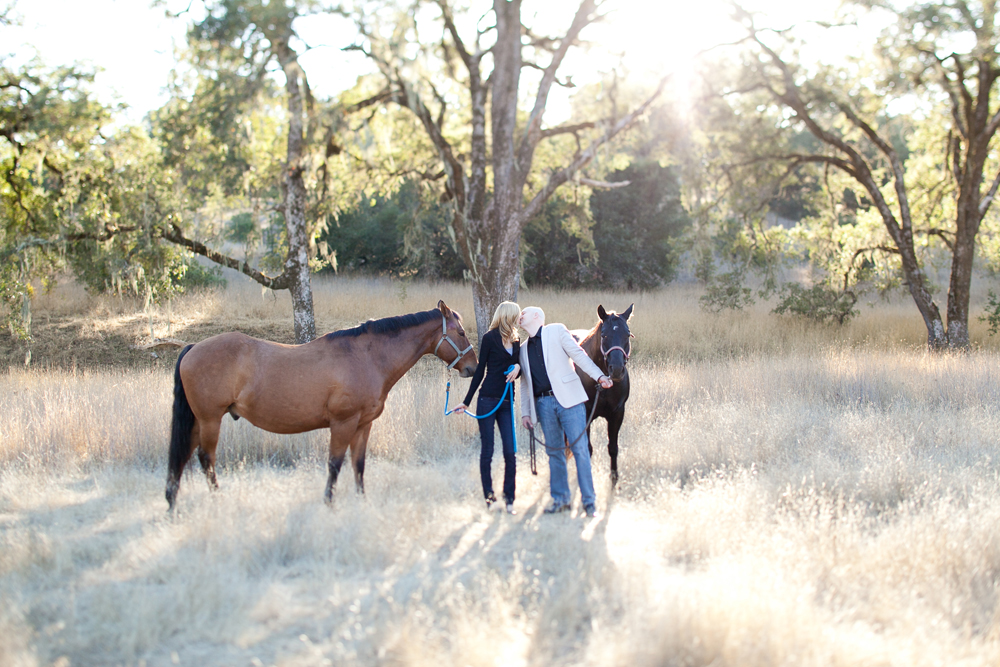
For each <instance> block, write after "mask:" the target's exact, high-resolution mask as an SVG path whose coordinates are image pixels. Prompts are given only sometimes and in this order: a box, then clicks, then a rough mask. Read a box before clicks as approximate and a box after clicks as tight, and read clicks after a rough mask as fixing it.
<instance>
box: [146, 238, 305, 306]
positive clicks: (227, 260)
mask: <svg viewBox="0 0 1000 667" xmlns="http://www.w3.org/2000/svg"><path fill="white" fill-rule="evenodd" d="M161 235H162V236H163V238H165V239H166V240H168V241H170V242H171V243H176V244H177V245H179V246H183V247H185V248H187V249H188V250H190V251H191V252H194V253H196V254H198V255H201V256H203V257H207V258H208V259H210V260H212V261H213V262H215V263H216V264H221V265H222V266H226V267H229V268H230V269H234V270H236V271H239V272H240V273H242V274H244V275H246V276H249V277H250V278H252V279H253V280H254V281H256V282H258V283H260V284H261V285H263V286H264V287H267V288H270V289H275V290H278V289H288V288H289V287H290V286H291V283H292V281H291V278H292V276H291V275H289V274H288V273H287V272H286V273H282V274H281V275H279V276H275V277H273V278H272V277H271V276H268V275H265V274H263V273H261V272H260V271H258V270H257V269H255V268H253V267H252V266H250V265H249V264H247V263H246V262H245V261H244V262H241V261H239V260H238V259H234V258H232V257H229V256H228V255H223V254H222V253H221V252H218V251H216V250H212V249H211V248H209V247H208V246H206V245H205V244H204V243H201V242H200V241H195V240H194V239H189V238H188V237H186V236H185V235H184V232H183V231H181V228H180V227H178V226H177V225H176V224H175V223H172V222H171V223H169V224H168V225H167V226H166V227H165V228H164V229H163V230H161Z"/></svg>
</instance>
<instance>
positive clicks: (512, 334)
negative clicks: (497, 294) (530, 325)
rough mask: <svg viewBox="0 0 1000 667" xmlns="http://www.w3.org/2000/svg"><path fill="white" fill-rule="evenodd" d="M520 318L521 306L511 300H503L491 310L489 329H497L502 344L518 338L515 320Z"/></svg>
mask: <svg viewBox="0 0 1000 667" xmlns="http://www.w3.org/2000/svg"><path fill="white" fill-rule="evenodd" d="M520 318H521V307H520V306H519V305H517V304H516V303H514V302H513V301H504V302H503V303H501V304H500V305H499V306H497V309H496V310H495V311H494V312H493V321H492V322H490V329H499V330H500V338H502V339H503V342H504V344H506V343H513V342H514V341H516V340H518V334H517V321H518V320H519V319H520Z"/></svg>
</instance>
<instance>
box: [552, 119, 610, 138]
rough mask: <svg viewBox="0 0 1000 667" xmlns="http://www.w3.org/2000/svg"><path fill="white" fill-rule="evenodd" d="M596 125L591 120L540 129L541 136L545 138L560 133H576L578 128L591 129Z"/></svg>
mask: <svg viewBox="0 0 1000 667" xmlns="http://www.w3.org/2000/svg"><path fill="white" fill-rule="evenodd" d="M595 127H597V123H595V122H593V121H587V122H585V123H577V124H576V125H558V126H556V127H551V128H549V129H547V130H542V132H541V138H542V139H546V138H548V137H555V136H557V135H560V134H576V133H577V132H579V131H580V130H592V129H594V128H595Z"/></svg>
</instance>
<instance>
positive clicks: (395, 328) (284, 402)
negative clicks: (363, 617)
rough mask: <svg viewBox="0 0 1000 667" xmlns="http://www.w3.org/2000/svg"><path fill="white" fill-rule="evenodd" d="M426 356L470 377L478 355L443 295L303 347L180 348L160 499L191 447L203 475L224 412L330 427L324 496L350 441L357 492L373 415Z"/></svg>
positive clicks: (264, 424) (267, 426)
mask: <svg viewBox="0 0 1000 667" xmlns="http://www.w3.org/2000/svg"><path fill="white" fill-rule="evenodd" d="M425 354H434V355H435V356H437V357H438V358H439V359H441V360H442V361H444V362H445V363H446V364H448V368H449V369H451V368H457V369H458V371H459V373H461V375H462V377H469V376H471V375H472V374H473V373H474V372H475V370H476V365H477V363H478V360H477V359H476V353H475V352H474V351H473V349H472V344H471V343H469V339H468V338H467V337H466V335H465V327H463V326H462V317H461V315H459V314H458V312H456V311H454V310H451V309H450V308H448V306H447V305H445V303H444V301H439V302H438V307H437V308H436V309H434V310H428V311H424V312H420V313H413V314H410V315H401V316H399V317H387V318H385V319H381V320H369V321H368V322H365V323H364V324H361V325H360V326H357V327H354V328H353V329H345V330H343V331H335V332H333V333H329V334H327V335H325V336H323V337H322V338H317V339H316V340H314V341H312V342H310V343H306V344H304V345H282V344H280V343H270V342H268V341H263V340H257V339H256V338H251V337H250V336H246V335H244V334H241V333H235V332H234V333H224V334H220V335H218V336H213V337H212V338H208V339H206V340H203V341H201V342H200V343H197V344H196V345H189V346H188V347H186V348H184V349H183V350H182V351H181V354H180V356H179V357H178V358H177V367H176V370H175V371H174V411H173V423H172V426H171V433H170V461H169V466H168V468H169V470H168V473H167V503H168V504H169V506H170V509H171V510H172V509H173V508H174V502H175V501H176V500H177V490H178V487H179V486H180V481H181V474H182V473H183V472H184V467H185V466H186V465H187V462H188V460H189V459H190V458H191V454H193V453H194V450H195V449H197V450H198V460H199V461H200V462H201V467H202V469H203V470H204V471H205V476H206V477H207V478H208V483H209V486H210V487H211V488H213V489H215V488H218V486H219V484H218V482H217V481H216V477H215V448H216V445H218V442H219V428H220V426H221V424H222V418H223V417H224V416H225V415H226V414H227V413H228V414H229V415H231V416H232V418H233V419H234V420H235V419H239V418H240V417H244V418H246V419H247V420H248V421H249V422H250V423H251V424H253V425H254V426H258V427H260V428H262V429H264V430H265V431H270V432H272V433H302V432H304V431H312V430H315V429H319V428H329V429H330V458H329V464H328V467H329V478H328V479H327V482H326V494H325V498H326V502H328V503H329V502H331V501H332V500H333V486H334V484H335V483H336V481H337V475H338V474H339V473H340V467H341V465H342V464H343V463H344V457H345V455H346V454H347V450H348V448H350V450H351V463H352V464H353V467H354V481H355V483H356V485H357V489H358V491H359V492H363V491H364V472H365V449H366V447H367V445H368V434H369V433H370V432H371V428H372V422H373V421H374V420H375V419H376V418H377V417H378V416H379V415H380V414H382V410H383V408H384V407H385V399H386V396H388V394H389V390H390V389H392V387H393V385H395V384H396V382H398V381H399V379H400V378H401V377H403V374H404V373H406V371H408V370H410V368H412V367H413V365H414V364H415V363H417V361H418V360H419V359H420V357H422V356H424V355H425Z"/></svg>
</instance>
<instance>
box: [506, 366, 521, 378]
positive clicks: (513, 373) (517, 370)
mask: <svg viewBox="0 0 1000 667" xmlns="http://www.w3.org/2000/svg"><path fill="white" fill-rule="evenodd" d="M520 372H521V364H514V370H512V371H511V372H510V373H508V374H507V382H513V381H514V380H516V379H517V376H518V373H520Z"/></svg>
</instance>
